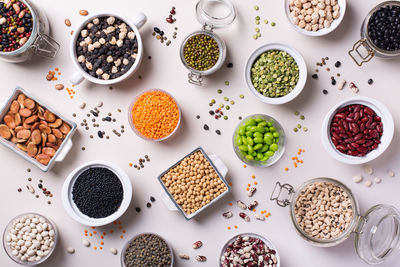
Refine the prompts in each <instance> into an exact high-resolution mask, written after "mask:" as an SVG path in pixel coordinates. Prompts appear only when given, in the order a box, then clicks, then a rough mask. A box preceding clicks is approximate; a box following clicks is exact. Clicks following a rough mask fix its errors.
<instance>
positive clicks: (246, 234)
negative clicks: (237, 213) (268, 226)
mask: <svg viewBox="0 0 400 267" xmlns="http://www.w3.org/2000/svg"><path fill="white" fill-rule="evenodd" d="M238 236H242V237H243V236H250V237H256V238H259V239H261V240H262V241H263V242H264V243H265V244H266V245H267V246H268V247H269V248H270V249H273V250H275V256H276V260H277V264H276V266H277V267H280V266H281V259H280V257H279V252H278V249H277V248H276V246H275V245H274V243H272V241H271V240H270V239H269V238H267V237H265V236H262V235H260V234H256V233H250V232H244V233H239V234H236V235H234V236H233V237H231V238H230V239H228V240H227V241H226V242H225V244H224V245H223V247H222V249H221V253H220V254H219V258H218V263H219V265H221V258H222V256H223V255H224V253H225V250H226V247H227V246H228V245H229V244H230V243H232V242H233V241H234V240H235V239H236V238H237V237H238Z"/></svg>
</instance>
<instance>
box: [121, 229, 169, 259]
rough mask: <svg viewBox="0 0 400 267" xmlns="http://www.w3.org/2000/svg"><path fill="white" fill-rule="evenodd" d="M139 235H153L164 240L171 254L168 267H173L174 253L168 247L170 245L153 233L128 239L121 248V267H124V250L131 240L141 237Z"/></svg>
mask: <svg viewBox="0 0 400 267" xmlns="http://www.w3.org/2000/svg"><path fill="white" fill-rule="evenodd" d="M141 235H154V236H157V237H158V238H160V239H162V240H164V242H165V243H166V244H167V246H168V248H169V251H170V253H171V265H170V266H169V267H172V266H174V253H173V251H172V247H171V246H170V244H168V242H167V241H166V240H165V239H164V238H162V237H161V236H159V235H158V234H155V233H141V234H138V235H135V236H134V237H132V238H131V239H129V240H128V241H127V242H126V243H125V244H124V246H123V247H122V250H121V267H126V265H125V262H124V259H125V257H124V256H125V251H126V249H127V248H128V246H129V243H130V242H131V241H132V240H133V239H135V238H137V237H139V236H141ZM166 267H168V266H166Z"/></svg>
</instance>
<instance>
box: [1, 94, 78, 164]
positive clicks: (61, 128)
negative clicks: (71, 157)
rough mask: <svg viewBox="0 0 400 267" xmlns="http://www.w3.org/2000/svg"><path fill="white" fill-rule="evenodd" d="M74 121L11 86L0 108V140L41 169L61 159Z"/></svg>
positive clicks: (72, 130) (68, 142)
mask: <svg viewBox="0 0 400 267" xmlns="http://www.w3.org/2000/svg"><path fill="white" fill-rule="evenodd" d="M75 130H76V124H75V123H74V122H72V121H68V120H66V119H65V118H63V117H62V116H61V115H60V114H58V113H56V112H54V111H53V110H52V109H49V108H47V106H46V105H44V104H42V103H41V102H39V101H38V100H36V99H34V98H33V97H32V96H31V95H29V94H28V92H26V91H25V90H24V89H22V88H20V87H17V88H15V89H14V91H13V93H12V95H11V96H10V98H9V99H8V101H7V102H6V103H5V104H4V105H3V106H2V108H1V109H0V142H1V143H2V144H3V145H5V146H6V147H8V148H10V149H11V150H13V151H14V152H16V153H18V154H19V155H20V156H22V157H23V158H24V159H26V160H27V161H29V162H31V163H33V164H34V165H36V166H37V167H38V168H39V169H41V170H42V171H48V170H49V169H50V168H51V167H52V166H53V164H54V163H55V162H56V161H62V160H63V159H64V157H65V156H66V155H67V153H68V152H69V150H70V149H71V147H72V141H71V137H72V135H73V134H74V132H75Z"/></svg>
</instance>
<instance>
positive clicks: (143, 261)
mask: <svg viewBox="0 0 400 267" xmlns="http://www.w3.org/2000/svg"><path fill="white" fill-rule="evenodd" d="M123 253H124V263H125V266H126V267H138V266H149V267H150V266H151V267H168V266H170V265H171V262H172V255H171V251H170V249H169V247H168V245H167V243H166V242H165V241H164V240H163V239H161V238H160V237H158V236H156V235H153V234H143V235H140V236H138V237H135V238H134V239H132V240H131V241H130V242H129V245H128V247H127V249H126V250H125V251H124V252H123Z"/></svg>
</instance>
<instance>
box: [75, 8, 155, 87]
mask: <svg viewBox="0 0 400 267" xmlns="http://www.w3.org/2000/svg"><path fill="white" fill-rule="evenodd" d="M146 20H147V17H146V16H145V15H144V14H143V13H138V14H137V15H136V17H135V18H134V19H133V20H130V19H128V18H124V17H123V16H120V15H116V14H96V15H92V16H90V17H89V18H87V19H86V20H85V21H83V22H82V23H81V24H80V26H78V27H77V30H75V32H74V34H73V36H72V39H71V45H70V55H71V59H72V62H73V64H74V66H75V67H76V69H77V72H76V73H75V74H73V75H72V76H71V78H70V80H71V82H72V83H73V84H79V83H81V82H82V81H83V80H84V79H87V80H89V81H91V82H93V83H97V84H115V83H118V82H121V81H123V80H125V79H127V78H128V77H130V76H131V75H132V74H133V73H134V72H135V71H136V70H137V69H138V67H139V65H140V63H141V60H142V56H143V44H142V39H141V37H140V33H139V28H140V27H142V26H143V25H144V23H145V22H146Z"/></svg>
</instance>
